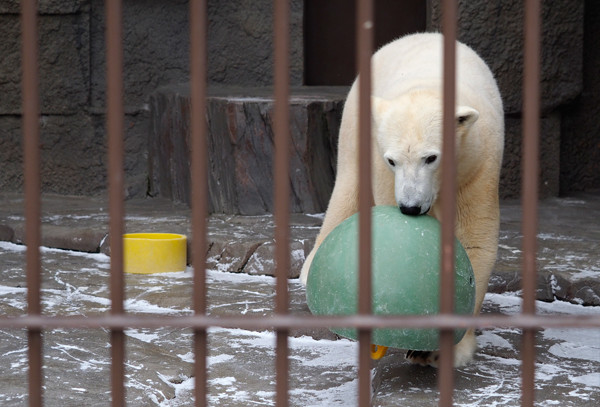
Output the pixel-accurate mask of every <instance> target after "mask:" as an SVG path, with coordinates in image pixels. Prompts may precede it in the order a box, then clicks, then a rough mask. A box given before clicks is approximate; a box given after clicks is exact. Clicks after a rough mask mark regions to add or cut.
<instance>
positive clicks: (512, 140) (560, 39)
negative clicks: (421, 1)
mask: <svg viewBox="0 0 600 407" xmlns="http://www.w3.org/2000/svg"><path fill="white" fill-rule="evenodd" d="M440 3H441V1H439V0H433V1H432V2H431V4H432V9H431V21H430V27H429V28H430V29H432V30H440V29H441V27H440V26H441V10H440V9H441V6H440ZM583 16H584V1H583V0H555V1H552V2H542V21H543V23H542V24H543V27H542V60H541V63H542V66H541V80H542V111H543V112H542V122H541V134H540V136H541V137H540V161H541V166H542V170H541V174H540V194H541V196H556V195H558V193H559V189H560V187H559V184H560V180H559V178H560V167H561V162H560V161H561V155H560V144H561V123H562V122H563V120H564V119H565V117H564V114H563V110H564V109H565V107H566V106H568V105H569V104H570V103H571V102H572V101H573V100H574V99H575V98H576V97H577V96H578V95H579V94H580V93H581V91H582V88H583ZM523 20H524V17H523V1H522V0H503V1H466V0H461V1H459V22H458V26H459V30H458V37H459V40H461V41H463V42H465V43H466V44H469V45H470V46H471V47H473V48H474V49H475V50H476V51H477V52H478V53H479V54H480V55H481V57H482V58H483V59H484V60H485V61H486V62H487V63H488V65H489V66H490V68H491V69H492V71H493V72H494V74H495V76H496V79H497V81H498V85H499V87H500V92H501V94H502V99H503V102H504V109H505V113H506V142H505V154H504V165H503V170H502V181H501V182H502V186H503V188H502V190H501V192H502V195H503V196H511V197H512V196H518V195H519V193H520V179H519V178H520V170H521V137H522V130H521V126H522V122H521V112H522V98H521V92H522V86H523V76H522V72H523Z"/></svg>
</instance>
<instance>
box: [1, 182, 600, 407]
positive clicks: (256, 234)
mask: <svg viewBox="0 0 600 407" xmlns="http://www.w3.org/2000/svg"><path fill="white" fill-rule="evenodd" d="M0 202H2V205H0V240H1V241H4V242H1V241H0V273H1V275H2V282H1V283H0V310H1V311H0V312H2V315H3V316H9V317H10V316H18V315H22V314H24V313H25V312H26V285H25V275H24V247H23V246H21V245H20V244H19V243H21V242H22V240H23V216H22V210H23V202H22V198H21V197H20V196H18V195H6V194H2V195H0ZM107 219H108V214H107V212H106V205H105V202H103V201H102V200H100V199H97V198H79V197H63V196H45V197H44V206H43V231H44V236H43V242H44V246H46V247H48V248H44V249H43V251H42V257H43V273H44V274H43V281H44V283H43V307H44V313H45V314H48V315H99V314H104V313H107V312H108V310H109V307H110V302H109V300H108V296H109V292H108V268H109V261H110V258H109V257H108V256H106V255H105V254H103V253H102V252H103V251H104V252H106V239H105V237H106V235H107ZM292 219H293V222H292V223H293V225H292V229H291V230H292V253H293V256H292V257H293V264H292V269H293V270H291V271H290V276H294V275H297V272H298V270H299V265H300V264H301V263H302V260H303V258H304V255H305V253H306V252H307V250H309V249H310V246H311V245H312V239H314V236H315V235H316V232H317V231H318V226H319V223H320V218H319V217H318V216H306V215H294V216H293V217H292ZM599 219H600V196H597V195H581V196H577V197H572V198H561V199H551V200H547V201H544V202H542V203H541V206H540V228H539V230H540V234H539V239H538V241H539V256H538V266H539V279H538V293H537V294H538V299H540V300H542V301H539V302H538V312H540V313H544V314H588V315H596V316H598V318H600V261H599V256H598V253H599V252H600V251H599V248H600V247H599V246H600V228H599V227H598V226H599V225H600V222H599ZM272 228H273V224H272V219H271V218H270V217H268V216H267V217H251V218H249V217H246V218H242V217H234V216H224V215H220V216H214V217H211V219H210V228H209V242H210V245H209V246H210V250H209V252H208V253H209V267H210V269H211V271H210V272H209V279H208V285H209V293H208V295H209V312H210V313H211V314H213V315H239V314H243V315H249V314H254V315H269V314H270V313H272V312H273V298H274V280H273V279H272V278H271V277H268V276H259V275H255V274H270V273H272V267H273V260H272V247H273V241H272ZM126 229H127V231H130V232H138V231H164V232H174V233H185V234H188V235H190V233H189V210H188V209H187V208H186V207H184V206H179V205H175V204H172V203H170V202H166V201H159V200H139V201H130V202H128V204H127V218H126ZM519 247H520V209H519V207H518V204H517V203H516V202H505V203H503V205H502V221H501V233H500V249H499V254H498V262H497V265H496V269H495V271H494V276H493V278H492V281H491V284H490V291H491V293H490V294H488V296H487V297H486V302H485V305H484V312H486V313H504V314H512V313H516V312H519V306H520V299H519V297H518V294H517V293H515V291H517V290H518V289H519V281H520V278H519V269H520V251H519ZM65 249H66V250H65ZM85 251H88V252H98V253H87V252H85ZM228 271H241V273H237V274H232V273H229V272H228ZM253 274H254V275H253ZM191 281H192V273H191V271H190V270H189V269H188V271H187V272H182V273H169V274H156V275H151V276H139V275H127V276H126V284H127V286H126V296H127V303H126V308H127V310H128V312H131V313H136V314H159V315H187V314H189V313H190V312H191V311H190V309H191V296H192V290H191ZM289 288H290V296H291V299H290V300H291V304H290V308H291V312H292V313H294V314H304V313H307V312H308V310H307V308H306V305H305V302H304V289H303V287H302V286H301V285H300V284H299V283H298V282H297V280H295V279H292V280H290V284H289ZM335 339H336V338H335V336H334V335H333V334H331V333H330V332H329V331H322V330H306V331H302V332H294V333H293V338H290V348H291V349H290V354H291V356H290V358H291V371H290V376H289V379H290V389H291V391H290V404H291V405H295V406H296V405H297V406H307V405H315V406H331V405H339V406H347V405H355V404H356V402H355V400H356V399H355V394H356V384H357V383H356V369H357V360H356V345H355V343H354V342H351V341H348V340H335ZM209 340H210V356H209V369H210V371H209V392H210V393H209V396H208V398H209V405H218V406H247V405H252V404H259V405H272V404H273V392H274V384H273V383H274V371H273V361H274V337H273V335H272V333H270V332H255V331H247V330H241V329H224V328H219V327H215V328H213V329H211V330H210V333H209ZM190 345H191V332H189V331H187V330H177V329H167V328H162V329H155V330H149V329H131V330H128V331H127V366H126V375H127V401H128V404H129V405H134V406H146V405H163V406H186V405H191V404H192V402H191V386H192V385H193V378H191V377H190V375H191V361H192V358H193V356H192V354H191V348H190ZM478 345H479V351H478V353H477V356H476V358H475V361H474V363H472V364H470V365H468V366H466V367H465V368H462V369H457V371H456V375H455V376H456V377H455V383H456V390H455V403H456V405H465V406H467V405H468V406H489V405H496V406H514V405H519V400H520V398H519V397H520V394H519V392H520V357H519V348H520V334H519V330H517V329H499V328H496V329H488V330H484V331H482V332H479V336H478ZM536 351H537V356H536V357H537V374H536V400H537V403H538V405H540V406H547V405H555V404H560V405H563V406H596V405H598V404H599V403H600V396H599V394H600V373H598V372H600V330H599V329H584V330H572V329H571V330H567V329H546V330H542V331H540V332H539V333H538V335H537V344H536ZM0 354H1V355H3V356H2V357H1V358H2V363H0V405H27V400H26V398H27V341H26V332H24V331H21V330H0ZM44 362H45V366H44V376H45V389H44V394H45V404H46V405H50V406H53V405H64V406H71V405H72V406H80V405H88V406H104V405H108V404H109V398H110V385H109V370H110V357H109V342H108V333H107V332H106V331H105V330H100V329H97V330H83V329H80V330H66V329H56V330H52V331H47V332H44ZM436 375H437V372H436V370H435V369H431V368H421V367H416V366H412V365H409V364H408V363H406V362H405V361H404V360H403V357H402V354H401V353H400V352H399V351H391V352H390V353H389V354H388V355H387V356H386V357H384V358H383V359H381V360H380V361H379V362H377V363H374V365H373V405H376V406H392V405H406V406H431V405H435V403H436V399H437V389H436V386H437V384H436V383H437V382H436V380H437V379H436Z"/></svg>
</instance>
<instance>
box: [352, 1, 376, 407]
mask: <svg viewBox="0 0 600 407" xmlns="http://www.w3.org/2000/svg"><path fill="white" fill-rule="evenodd" d="M357 11H358V12H357V21H356V35H357V38H356V44H357V47H358V49H357V67H358V73H359V79H358V96H359V98H358V99H359V103H358V105H359V108H358V133H359V135H358V146H359V147H358V151H360V154H359V174H360V175H359V179H358V185H359V191H358V212H359V226H358V230H359V243H358V244H359V257H358V258H359V261H358V262H359V273H358V287H359V288H358V313H359V314H360V315H369V314H371V312H372V309H371V308H372V305H371V296H372V292H371V291H372V279H371V234H372V225H371V207H372V206H373V195H372V185H371V184H372V181H371V56H372V55H373V39H374V30H373V27H374V15H373V1H372V0H358V4H357ZM370 404H371V329H370V328H369V327H367V329H360V330H359V331H358V405H359V406H369V405H370Z"/></svg>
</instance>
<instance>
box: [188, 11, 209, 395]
mask: <svg viewBox="0 0 600 407" xmlns="http://www.w3.org/2000/svg"><path fill="white" fill-rule="evenodd" d="M206 8H207V4H206V0H192V1H191V2H190V75H191V109H190V121H191V148H190V160H191V177H190V178H191V191H192V197H191V198H192V200H191V203H192V236H193V239H192V262H193V267H194V290H193V306H194V312H195V314H196V315H205V314H206V248H207V239H206V234H207V223H206V217H207V215H208V200H207V197H208V167H207V165H208V164H207V163H208V151H207V141H206V139H207V129H206V83H207V80H206V78H207V49H206V43H207V15H206ZM194 354H195V360H194V377H195V381H196V382H195V389H194V390H195V405H196V406H197V407H204V406H206V405H207V398H206V392H207V366H206V357H207V333H206V329H198V330H196V331H194Z"/></svg>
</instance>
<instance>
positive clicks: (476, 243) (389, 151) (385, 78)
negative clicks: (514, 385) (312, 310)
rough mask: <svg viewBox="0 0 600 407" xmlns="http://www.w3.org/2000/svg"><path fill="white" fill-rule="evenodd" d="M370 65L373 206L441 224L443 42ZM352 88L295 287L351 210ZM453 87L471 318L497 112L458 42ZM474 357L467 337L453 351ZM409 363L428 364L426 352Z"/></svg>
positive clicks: (494, 189) (492, 200) (411, 39)
mask: <svg viewBox="0 0 600 407" xmlns="http://www.w3.org/2000/svg"><path fill="white" fill-rule="evenodd" d="M372 67H373V97H372V106H373V149H372V150H373V151H372V154H373V170H372V174H373V201H374V203H375V204H376V205H398V206H404V207H407V208H410V207H413V209H415V208H416V209H418V212H419V213H421V214H424V213H427V214H429V215H431V216H434V217H436V218H438V219H440V213H441V211H440V207H441V202H440V200H439V189H440V179H441V174H440V172H441V166H440V163H441V159H442V157H441V150H442V139H441V137H442V136H441V134H442V128H441V126H442V99H441V98H442V36H441V35H440V34H433V33H430V34H415V35H410V36H407V37H403V38H400V39H398V40H396V41H394V42H392V43H390V44H388V45H386V46H384V47H383V48H381V49H380V50H379V51H378V52H377V53H375V55H374V56H373V59H372ZM357 81H358V79H357ZM357 81H355V83H354V84H353V86H352V88H351V89H350V93H349V94H348V98H347V100H346V105H345V107H344V113H343V116H342V123H341V127H340V137H339V146H338V163H337V176H336V182H335V187H334V189H333V193H332V196H331V200H330V202H329V207H328V209H327V213H326V216H325V219H324V222H323V226H322V228H321V232H320V233H319V236H318V237H317V240H316V243H315V247H314V248H313V250H312V252H311V253H310V254H309V256H308V257H307V259H306V262H305V263H304V266H303V268H302V272H301V275H300V277H301V280H302V281H303V282H304V283H306V279H307V277H308V272H309V269H310V264H311V262H312V259H313V257H314V254H315V252H316V250H317V249H318V247H319V245H320V244H321V242H322V241H323V239H324V238H325V237H326V236H327V235H328V234H329V232H330V231H331V230H333V229H334V228H335V227H336V226H337V225H338V224H339V223H340V222H341V221H343V220H344V219H346V218H347V217H349V216H350V215H352V214H353V213H355V212H356V211H357V210H358V147H357V146H358V134H357V133H358V131H357V129H358V85H357ZM456 89H457V101H456V103H457V108H456V158H457V198H456V199H457V212H456V235H457V237H458V239H459V240H460V241H461V242H462V244H463V246H464V247H465V249H466V250H467V253H468V255H469V258H470V260H471V263H472V265H473V269H474V272H475V280H476V304H475V313H476V314H477V313H479V310H480V309H481V304H482V302H483V297H484V295H485V292H486V290H487V284H488V280H489V276H490V273H491V270H492V267H493V265H494V262H495V259H496V251H497V243H498V226H499V207H498V182H499V176H500V166H501V163H502V152H503V146H504V121H503V120H504V114H503V109H502V101H501V98H500V93H499V91H498V87H497V85H496V82H495V80H494V78H493V76H492V73H491V72H490V70H489V69H488V67H487V66H486V64H485V63H484V62H483V61H482V60H481V58H479V56H478V55H477V54H476V53H475V52H474V51H473V50H471V49H470V48H469V47H467V46H466V45H464V44H461V43H457V82H456ZM433 156H435V157H436V159H435V160H434V159H432V158H431V157H433ZM349 250H350V249H349ZM474 350H475V340H474V336H473V331H472V330H470V331H468V332H467V335H466V336H465V338H464V339H463V340H462V341H461V342H460V343H459V344H458V345H457V346H456V352H455V353H456V357H455V363H456V365H463V364H465V363H467V362H468V361H469V360H470V359H471V358H472V355H473V353H474ZM412 361H413V362H415V363H426V364H432V365H435V364H436V361H435V353H433V354H432V355H430V357H428V358H427V359H426V360H420V359H418V358H417V359H414V358H413V360H412Z"/></svg>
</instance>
